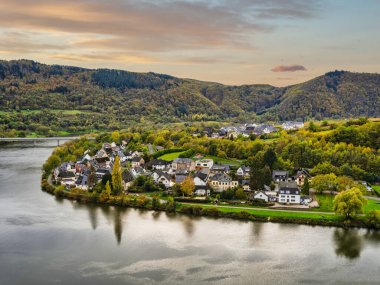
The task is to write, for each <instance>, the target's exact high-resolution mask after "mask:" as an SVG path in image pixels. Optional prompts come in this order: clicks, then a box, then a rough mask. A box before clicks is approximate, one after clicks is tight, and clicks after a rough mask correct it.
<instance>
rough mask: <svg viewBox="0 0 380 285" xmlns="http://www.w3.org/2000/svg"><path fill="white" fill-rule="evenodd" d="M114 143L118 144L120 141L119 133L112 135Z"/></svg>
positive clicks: (115, 132)
mask: <svg viewBox="0 0 380 285" xmlns="http://www.w3.org/2000/svg"><path fill="white" fill-rule="evenodd" d="M111 138H112V141H114V142H116V143H118V142H119V140H120V133H119V132H118V131H114V132H112V134H111Z"/></svg>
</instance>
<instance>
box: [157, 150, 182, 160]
mask: <svg viewBox="0 0 380 285" xmlns="http://www.w3.org/2000/svg"><path fill="white" fill-rule="evenodd" d="M181 153H184V151H180V152H173V153H167V154H164V155H162V156H160V157H159V159H162V160H166V161H172V160H174V159H176V158H178V157H179V155H180V154H181Z"/></svg>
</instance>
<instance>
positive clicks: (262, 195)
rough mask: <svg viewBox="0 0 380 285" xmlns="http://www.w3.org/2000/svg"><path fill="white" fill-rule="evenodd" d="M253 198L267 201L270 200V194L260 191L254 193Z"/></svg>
mask: <svg viewBox="0 0 380 285" xmlns="http://www.w3.org/2000/svg"><path fill="white" fill-rule="evenodd" d="M253 199H255V200H263V201H265V202H268V201H269V196H268V195H267V194H265V193H264V192H261V191H258V192H256V193H255V194H254V195H253Z"/></svg>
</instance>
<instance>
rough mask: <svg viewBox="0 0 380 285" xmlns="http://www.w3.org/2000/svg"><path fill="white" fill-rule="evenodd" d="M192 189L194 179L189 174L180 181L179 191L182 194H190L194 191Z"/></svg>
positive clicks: (193, 187)
mask: <svg viewBox="0 0 380 285" xmlns="http://www.w3.org/2000/svg"><path fill="white" fill-rule="evenodd" d="M194 189H195V184H194V179H193V178H192V177H190V176H187V177H186V178H185V179H184V180H183V181H182V183H181V191H182V193H183V195H187V196H191V195H192V194H193V192H194Z"/></svg>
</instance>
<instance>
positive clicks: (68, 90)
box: [0, 60, 380, 128]
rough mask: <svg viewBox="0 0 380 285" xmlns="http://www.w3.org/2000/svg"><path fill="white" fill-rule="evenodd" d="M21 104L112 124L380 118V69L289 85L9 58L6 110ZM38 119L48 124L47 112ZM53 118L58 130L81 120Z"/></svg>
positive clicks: (3, 69) (1, 71) (2, 102)
mask: <svg viewBox="0 0 380 285" xmlns="http://www.w3.org/2000/svg"><path fill="white" fill-rule="evenodd" d="M19 110H47V111H49V110H79V111H81V112H83V113H82V114H80V116H82V117H86V114H87V113H88V112H91V113H95V114H97V115H99V114H102V115H103V117H104V119H101V120H100V125H102V127H106V128H107V126H109V125H112V126H113V127H115V126H116V125H118V126H120V125H122V124H124V123H127V122H140V121H141V119H142V118H143V119H145V120H149V121H152V122H178V121H207V120H227V119H228V120H229V119H234V120H240V121H244V120H254V119H256V120H278V121H282V120H309V119H318V120H319V119H323V118H349V117H359V116H364V117H380V75H379V74H376V73H354V72H349V71H332V72H327V73H326V74H324V75H321V76H318V77H316V78H314V79H311V80H308V81H306V82H303V83H299V84H294V85H290V86H286V87H275V86H272V85H269V84H243V85H224V84H222V83H215V82H206V81H200V80H195V79H188V78H177V77H174V76H171V75H166V74H160V73H154V72H147V73H137V72H130V71H125V70H116V69H104V68H101V69H88V68H81V67H75V66H63V65H47V64H41V63H38V62H35V61H31V60H12V61H4V60H2V61H0V111H2V112H12V111H19ZM2 116H3V115H2ZM25 116H26V115H25ZM80 116H79V115H78V116H77V117H78V118H79V117H80ZM97 117H99V116H97ZM8 119H9V120H11V119H15V118H8ZM84 119H86V120H90V119H89V118H87V117H86V118H84ZM98 119H99V118H98ZM16 120H18V119H17V118H16ZM20 120H24V119H23V118H20ZM28 120H29V119H25V120H24V121H28ZM36 120H37V123H38V124H41V121H43V118H38V119H36ZM52 120H53V123H54V124H55V125H56V126H57V128H62V126H65V125H68V126H71V125H74V126H78V125H79V124H78V123H75V124H71V122H69V123H67V122H66V123H64V122H59V118H54V119H52ZM82 120H83V118H82ZM91 120H92V119H91ZM92 121H93V120H92ZM1 122H3V123H4V120H2V121H0V123H1ZM53 123H52V124H53Z"/></svg>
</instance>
